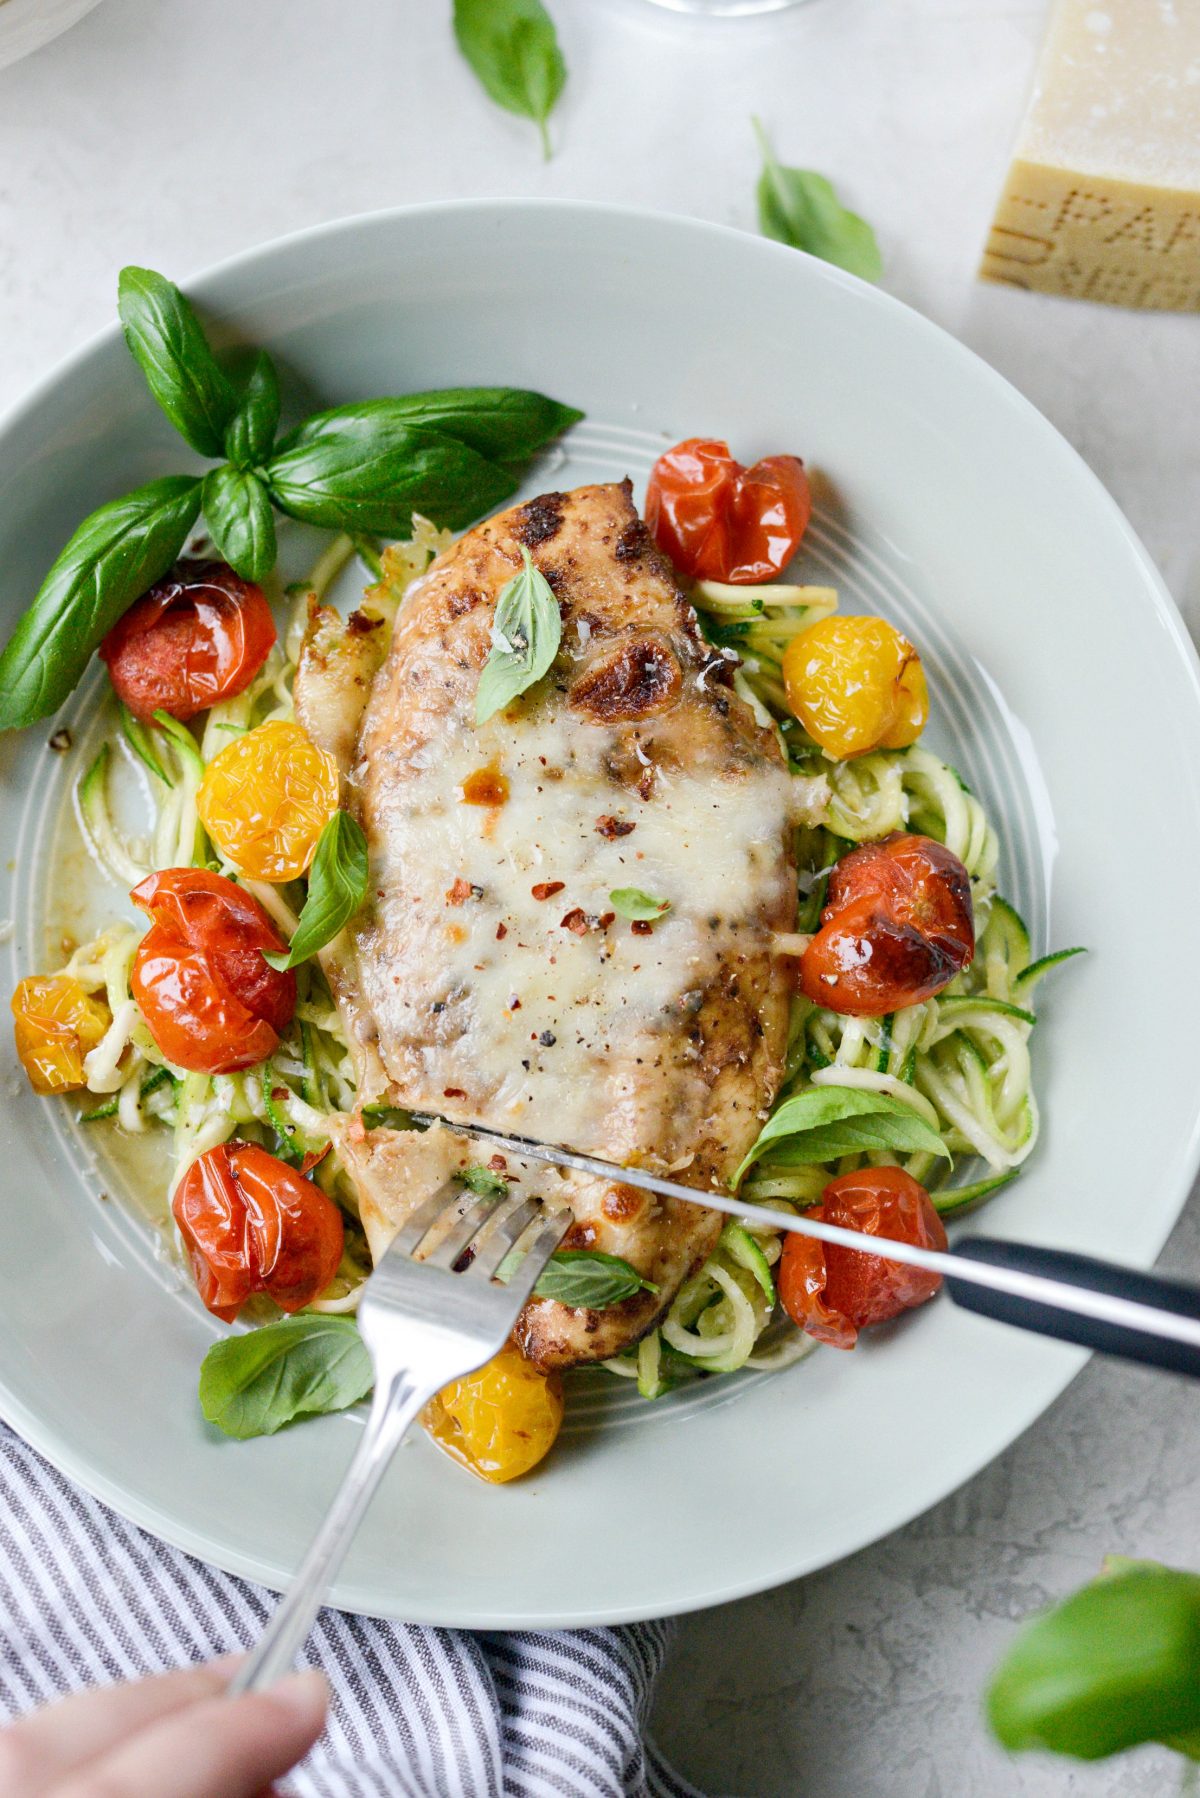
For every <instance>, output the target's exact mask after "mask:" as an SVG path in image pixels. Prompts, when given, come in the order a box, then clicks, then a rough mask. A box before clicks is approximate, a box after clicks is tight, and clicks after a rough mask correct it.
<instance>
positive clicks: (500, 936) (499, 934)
mask: <svg viewBox="0 0 1200 1798" xmlns="http://www.w3.org/2000/svg"><path fill="white" fill-rule="evenodd" d="M507 935H508V925H507V924H497V926H496V941H497V942H498V943H502V942H503V941H504V939H505V937H506V936H507Z"/></svg>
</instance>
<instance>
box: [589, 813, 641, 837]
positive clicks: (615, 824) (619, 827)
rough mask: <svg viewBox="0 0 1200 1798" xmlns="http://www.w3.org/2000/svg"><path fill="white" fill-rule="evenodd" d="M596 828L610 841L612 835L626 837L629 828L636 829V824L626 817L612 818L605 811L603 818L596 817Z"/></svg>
mask: <svg viewBox="0 0 1200 1798" xmlns="http://www.w3.org/2000/svg"><path fill="white" fill-rule="evenodd" d="M596 829H597V830H598V831H599V832H600V835H601V836H602V837H607V838H608V840H609V842H610V843H611V842H612V840H613V838H614V837H627V836H628V835H629V833H630V831H631V830H636V829H637V825H636V824H633V823H631V822H630V821H629V820H628V819H626V818H613V817H610V816H609V815H608V814H607V813H605V815H604V817H603V818H597V819H596Z"/></svg>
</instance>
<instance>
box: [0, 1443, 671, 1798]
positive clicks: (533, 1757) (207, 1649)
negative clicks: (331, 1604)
mask: <svg viewBox="0 0 1200 1798" xmlns="http://www.w3.org/2000/svg"><path fill="white" fill-rule="evenodd" d="M273 1603H274V1600H273V1598H272V1596H271V1594H270V1593H268V1592H267V1591H265V1590H264V1588H263V1587H261V1586H252V1585H249V1584H247V1583H246V1582H245V1581H244V1580H238V1579H233V1578H231V1576H230V1575H228V1574H225V1573H219V1572H218V1571H217V1569H216V1568H214V1567H207V1566H205V1565H204V1564H203V1562H200V1561H195V1560H192V1559H191V1558H190V1557H189V1556H188V1555H185V1554H181V1553H179V1552H178V1550H176V1549H174V1548H169V1547H168V1546H167V1545H166V1543H164V1542H159V1541H158V1540H157V1539H156V1538H155V1537H153V1536H148V1535H146V1534H145V1533H144V1531H142V1530H139V1529H135V1528H134V1527H133V1525H132V1524H129V1523H126V1522H124V1521H123V1520H122V1519H121V1518H120V1517H118V1516H116V1515H115V1513H113V1512H112V1511H109V1510H106V1509H105V1508H104V1506H103V1505H100V1504H98V1503H97V1502H96V1500H95V1499H93V1498H90V1497H89V1496H88V1495H87V1494H86V1493H85V1492H82V1491H80V1490H79V1488H78V1487H76V1486H73V1485H71V1484H70V1482H69V1481H67V1480H65V1479H64V1478H63V1477H62V1475H61V1474H59V1473H57V1472H56V1471H55V1469H54V1468H53V1467H51V1466H49V1464H48V1463H47V1462H45V1461H44V1460H42V1458H41V1457H40V1456H39V1455H36V1454H35V1453H34V1452H33V1450H32V1449H31V1448H29V1447H28V1446H27V1445H26V1444H25V1443H24V1442H22V1441H21V1439H20V1437H18V1436H15V1435H14V1434H13V1433H12V1432H11V1431H9V1430H7V1429H5V1428H4V1427H3V1426H2V1425H0V1720H2V1721H5V1722H7V1721H9V1720H10V1719H11V1718H13V1717H16V1716H18V1715H19V1714H20V1713H21V1712H23V1711H27V1710H30V1709H32V1708H33V1707H34V1706H35V1705H39V1704H44V1703H46V1702H47V1701H49V1700H50V1699H54V1698H60V1697H62V1696H64V1695H65V1694H66V1693H68V1692H72V1691H76V1690H78V1688H79V1687H81V1686H89V1685H100V1684H103V1683H105V1682H107V1681H109V1680H118V1679H131V1678H135V1677H136V1676H137V1675H139V1674H143V1673H157V1672H160V1671H162V1670H163V1669H165V1668H167V1667H175V1666H180V1665H183V1664H185V1663H187V1662H191V1661H199V1660H205V1659H207V1658H208V1657H209V1656H211V1655H216V1654H222V1653H225V1652H227V1651H229V1650H233V1649H237V1648H242V1647H246V1646H248V1645H249V1644H250V1643H251V1642H253V1641H254V1640H255V1639H256V1638H257V1637H258V1635H259V1633H260V1632H261V1630H262V1627H263V1623H264V1621H265V1619H266V1618H267V1616H268V1615H269V1613H270V1610H271V1607H272V1605H273ZM669 1633H670V1626H669V1625H668V1624H663V1623H643V1624H637V1625H634V1626H631V1627H628V1628H624V1629H588V1630H575V1631H557V1632H549V1631H547V1632H534V1631H522V1632H519V1633H514V1634H511V1635H504V1634H499V1633H491V1634H483V1635H474V1634H472V1633H470V1632H469V1631H466V1630H455V1629H424V1628H419V1627H417V1626H416V1625H413V1624H405V1623H383V1622H379V1621H378V1620H375V1619H373V1618H370V1617H351V1616H347V1615H345V1614H343V1613H342V1612H340V1611H333V1610H324V1611H322V1612H321V1616H320V1620H319V1622H318V1624H317V1628H316V1630H315V1631H314V1633H313V1635H312V1637H311V1639H310V1641H309V1643H308V1648H307V1657H308V1660H309V1662H310V1663H311V1664H312V1665H314V1666H320V1667H321V1668H323V1670H324V1672H325V1674H326V1676H327V1678H328V1680H329V1683H330V1686H331V1688H332V1691H333V1704H332V1707H331V1710H330V1716H329V1724H328V1727H327V1729H326V1732H325V1734H324V1735H323V1736H322V1737H321V1739H320V1741H319V1742H318V1743H317V1745H316V1747H315V1748H314V1749H313V1750H312V1752H311V1754H310V1755H309V1756H308V1758H307V1759H306V1760H305V1761H304V1763H303V1765H302V1767H301V1768H300V1769H299V1770H298V1771H297V1772H296V1773H294V1774H292V1775H291V1777H290V1779H289V1780H288V1781H287V1782H286V1783H285V1787H284V1789H285V1790H286V1791H288V1792H289V1793H294V1794H295V1795H296V1798H492V1795H493V1794H504V1795H505V1798H508V1795H509V1794H513V1795H514V1798H559V1795H560V1794H562V1795H563V1798H626V1795H632V1798H701V1794H699V1793H698V1792H697V1791H696V1789H695V1788H694V1787H693V1786H690V1785H688V1784H686V1782H685V1781H683V1780H681V1779H680V1778H679V1776H678V1775H677V1774H675V1773H674V1772H672V1770H671V1769H670V1768H669V1767H667V1766H666V1765H665V1764H664V1762H663V1761H662V1760H661V1759H660V1758H659V1756H658V1755H657V1754H656V1752H655V1750H654V1748H653V1746H652V1744H651V1743H649V1742H648V1741H647V1740H646V1734H645V1730H646V1717H647V1713H648V1711H649V1708H650V1703H651V1700H652V1698H653V1694H654V1685H655V1681H656V1679H657V1677H658V1673H659V1670H660V1668H661V1667H662V1663H663V1660H664V1657H665V1655H666V1651H667V1646H668V1641H669Z"/></svg>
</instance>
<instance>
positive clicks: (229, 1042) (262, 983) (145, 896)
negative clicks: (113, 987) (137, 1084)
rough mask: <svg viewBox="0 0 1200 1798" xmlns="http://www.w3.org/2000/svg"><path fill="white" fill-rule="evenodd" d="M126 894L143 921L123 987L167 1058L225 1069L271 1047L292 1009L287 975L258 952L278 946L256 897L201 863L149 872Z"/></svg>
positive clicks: (212, 1070)
mask: <svg viewBox="0 0 1200 1798" xmlns="http://www.w3.org/2000/svg"><path fill="white" fill-rule="evenodd" d="M129 897H130V898H131V899H132V900H133V902H134V904H135V905H139V906H141V908H142V910H143V911H144V912H148V913H149V915H150V918H151V920H152V922H151V925H150V928H149V930H148V931H147V932H146V934H145V936H144V937H143V938H142V940H141V942H140V943H139V944H138V948H137V953H136V955H135V956H134V958H133V969H132V972H131V974H130V980H129V985H130V990H131V991H132V993H133V996H134V998H135V999H136V1000H137V1003H138V1005H139V1007H140V1009H141V1013H142V1016H143V1017H144V1018H145V1020H146V1024H147V1027H148V1028H149V1031H150V1034H151V1036H152V1037H153V1038H154V1040H155V1042H156V1043H157V1044H158V1046H159V1048H160V1049H161V1050H162V1052H163V1054H164V1055H165V1056H166V1058H167V1060H168V1061H169V1062H171V1063H173V1065H174V1066H175V1067H177V1068H188V1069H190V1070H191V1071H192V1072H193V1073H197V1074H231V1073H233V1072H234V1071H235V1070H236V1069H237V1068H248V1067H253V1065H254V1063H255V1062H257V1061H262V1060H264V1059H265V1057H266V1056H268V1055H270V1054H272V1053H273V1051H274V1050H275V1048H276V1046H277V1045H278V1042H279V1038H280V1035H281V1033H282V1032H283V1031H284V1030H286V1029H287V1027H288V1024H289V1023H290V1022H291V1018H292V1013H293V1011H294V1010H295V1009H296V976H295V974H294V973H292V972H291V971H290V970H288V971H286V972H284V973H279V972H278V971H277V970H276V969H275V968H273V967H271V965H270V963H269V962H266V961H264V960H263V954H262V951H263V950H264V949H272V950H275V951H279V950H286V948H287V944H286V943H285V942H284V941H283V938H282V937H281V936H280V935H279V932H278V931H277V930H276V928H275V926H274V925H273V924H272V922H271V920H270V918H268V916H267V914H266V912H265V911H264V910H263V908H262V906H261V905H260V904H259V903H258V901H257V899H254V898H253V897H252V896H251V895H250V894H249V893H247V892H246V891H245V890H244V889H243V888H242V887H239V886H235V885H234V883H233V881H232V880H226V879H225V878H224V877H223V876H222V875H220V874H213V873H210V872H209V870H208V869H207V868H168V869H167V870H166V872H165V873H162V874H151V875H149V876H148V877H147V878H146V879H145V880H143V881H142V882H141V884H140V886H136V887H134V889H133V891H132V893H131V894H130V895H129Z"/></svg>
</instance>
